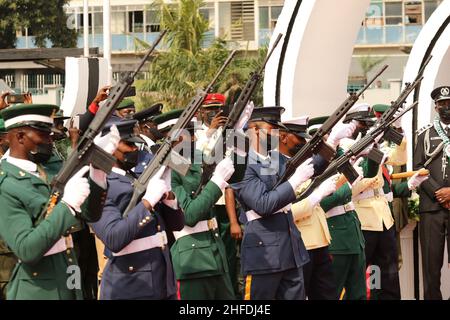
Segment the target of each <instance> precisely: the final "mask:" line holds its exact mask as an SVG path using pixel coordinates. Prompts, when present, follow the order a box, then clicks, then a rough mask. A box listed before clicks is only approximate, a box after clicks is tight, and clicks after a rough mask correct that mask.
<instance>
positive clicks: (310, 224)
mask: <svg viewBox="0 0 450 320" xmlns="http://www.w3.org/2000/svg"><path fill="white" fill-rule="evenodd" d="M291 210H292V215H293V216H294V222H295V224H296V226H297V228H298V229H299V230H300V232H301V235H302V239H303V242H304V243H305V247H306V249H307V250H312V249H317V248H322V247H326V246H328V245H329V244H330V243H331V235H330V230H329V229H328V224H327V217H326V216H325V212H324V211H323V209H322V208H321V207H320V206H319V205H317V206H315V207H311V203H310V202H309V200H308V199H304V200H302V201H300V202H297V203H294V204H293V205H292V207H291Z"/></svg>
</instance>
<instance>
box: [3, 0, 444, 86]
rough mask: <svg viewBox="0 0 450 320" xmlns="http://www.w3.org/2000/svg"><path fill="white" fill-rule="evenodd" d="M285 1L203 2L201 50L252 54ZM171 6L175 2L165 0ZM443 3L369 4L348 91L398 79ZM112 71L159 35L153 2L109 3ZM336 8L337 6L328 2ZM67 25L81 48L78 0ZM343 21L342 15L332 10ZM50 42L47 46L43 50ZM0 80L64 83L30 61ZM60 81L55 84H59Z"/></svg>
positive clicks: (92, 4)
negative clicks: (218, 44)
mask: <svg viewBox="0 0 450 320" xmlns="http://www.w3.org/2000/svg"><path fill="white" fill-rule="evenodd" d="M285 1H294V0H205V1H204V6H203V8H202V9H201V13H202V14H203V16H204V17H205V18H206V19H208V21H209V26H210V28H209V31H208V32H207V33H206V35H205V39H204V44H203V45H204V46H205V47H207V46H208V45H210V44H211V41H212V40H213V39H214V37H221V38H223V39H225V40H227V41H229V43H230V46H232V47H237V48H240V49H242V50H250V51H255V50H257V49H258V48H259V47H261V46H264V45H266V44H267V43H268V40H269V39H270V36H271V34H272V32H273V29H274V27H275V25H276V23H277V19H278V16H279V14H280V12H281V10H282V8H283V4H284V2H285ZM165 2H166V3H168V4H174V5H176V3H177V1H176V0H165ZM440 2H442V0H415V1H409V0H372V1H371V4H370V7H369V8H368V10H367V12H366V17H365V19H364V20H363V21H361V30H360V32H359V35H358V38H357V41H356V43H355V49H354V55H353V62H352V66H351V69H350V74H349V91H352V90H357V89H358V88H359V87H360V86H361V85H362V84H363V83H364V81H365V78H367V77H369V76H370V75H371V72H373V70H375V69H376V67H373V66H372V67H370V66H371V65H373V64H374V62H376V61H379V63H381V62H382V63H386V64H389V65H390V68H389V69H388V70H387V71H386V72H385V74H384V75H383V76H382V78H381V79H380V81H379V82H377V84H376V86H377V87H379V88H384V89H388V88H389V86H390V80H395V79H400V78H401V77H402V74H403V69H404V66H405V64H406V61H407V58H408V53H409V51H410V49H411V47H412V44H413V43H414V40H415V39H416V37H417V35H418V34H419V32H420V30H421V28H422V26H423V25H424V24H425V23H426V21H427V20H428V18H429V17H430V15H431V14H432V13H433V11H434V10H435V9H436V8H437V6H438V5H439V4H440ZM110 3H111V33H112V67H113V72H114V73H115V75H117V74H118V73H119V72H122V71H128V70H131V69H132V68H133V66H134V64H135V62H136V60H137V59H138V57H137V55H136V39H141V40H144V41H147V42H152V40H154V39H155V38H156V37H157V35H158V33H159V31H160V25H159V20H158V14H157V10H158V8H157V7H155V6H154V5H153V0H127V1H124V0H110ZM330 3H331V1H330ZM332 5H337V2H336V3H335V2H334V1H333V2H332ZM66 11H67V13H68V16H69V18H68V21H67V25H68V26H69V27H71V28H75V29H76V30H77V31H78V32H79V38H78V43H77V46H78V47H80V48H81V47H82V46H83V0H72V1H70V2H69V5H68V7H67V8H66ZM337 14H341V15H342V19H343V20H345V12H337ZM88 20H89V22H88V23H89V46H90V47H99V48H100V51H101V50H102V48H103V0H89V19H88ZM32 34H33V33H32V30H20V31H19V32H18V42H17V48H33V47H34V41H33V40H34V39H33V35H32ZM50 45H51V44H50V43H49V44H48V46H50ZM0 77H2V78H4V79H5V80H6V81H7V82H8V83H9V84H10V85H11V86H12V87H16V88H19V89H28V90H31V91H33V90H34V91H36V92H39V90H40V89H42V86H43V85H45V84H54V82H53V79H56V80H57V82H56V83H63V81H64V79H62V80H60V79H61V78H60V77H56V78H55V77H53V73H52V71H49V70H47V69H45V68H44V67H42V66H39V65H34V64H33V63H23V64H20V63H17V64H3V65H2V64H0ZM58 81H59V82H58Z"/></svg>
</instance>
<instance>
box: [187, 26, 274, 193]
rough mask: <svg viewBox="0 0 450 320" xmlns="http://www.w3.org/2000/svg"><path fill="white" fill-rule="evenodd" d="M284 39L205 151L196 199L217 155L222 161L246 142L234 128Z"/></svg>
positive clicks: (248, 85)
mask: <svg viewBox="0 0 450 320" xmlns="http://www.w3.org/2000/svg"><path fill="white" fill-rule="evenodd" d="M282 37H283V35H282V34H281V33H280V34H279V35H278V37H277V38H276V40H275V42H274V44H273V47H272V49H270V51H269V52H268V54H267V56H266V58H265V59H264V62H263V63H262V65H261V67H260V68H259V70H257V71H256V72H252V73H251V74H250V79H248V81H247V83H246V84H245V87H244V89H243V90H242V91H241V93H240V95H239V97H238V99H237V100H236V103H235V104H234V107H233V109H232V110H231V112H230V114H229V115H228V117H227V121H226V122H225V125H224V126H223V127H220V128H219V129H217V130H216V132H215V134H214V136H213V137H212V138H211V140H210V141H209V143H208V146H207V147H206V149H205V150H204V154H203V163H202V169H203V171H202V177H201V180H200V185H199V187H198V188H197V190H196V192H195V193H194V197H196V196H197V195H198V194H199V193H200V192H201V190H202V189H203V187H204V186H205V185H206V184H207V183H208V181H209V180H210V179H211V177H212V175H213V173H214V169H215V167H216V163H215V161H214V159H215V157H216V156H217V154H219V153H221V154H222V155H221V157H220V159H222V158H223V156H227V155H228V156H231V153H232V150H231V149H228V148H227V147H230V146H232V145H233V144H234V143H233V142H234V141H235V139H237V141H245V139H246V136H245V135H244V134H242V133H239V132H237V131H235V130H234V127H235V125H236V124H237V122H238V121H239V118H240V116H241V114H242V113H243V112H244V109H245V107H246V106H247V104H248V102H249V101H250V99H251V97H252V95H253V93H254V92H255V90H256V87H257V86H258V83H259V82H260V81H261V79H262V76H263V73H264V69H265V68H266V65H267V62H268V61H269V59H270V57H271V56H272V53H273V52H274V50H275V49H276V47H277V46H278V43H279V42H280V40H281V38H282Z"/></svg>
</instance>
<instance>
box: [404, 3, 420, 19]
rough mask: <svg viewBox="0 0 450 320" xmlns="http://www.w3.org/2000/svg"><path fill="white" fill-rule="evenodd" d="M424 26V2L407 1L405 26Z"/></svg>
mask: <svg viewBox="0 0 450 320" xmlns="http://www.w3.org/2000/svg"><path fill="white" fill-rule="evenodd" d="M415 24H416V25H417V24H422V1H405V25H415Z"/></svg>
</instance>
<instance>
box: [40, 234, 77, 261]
mask: <svg viewBox="0 0 450 320" xmlns="http://www.w3.org/2000/svg"><path fill="white" fill-rule="evenodd" d="M70 248H73V241H72V236H71V235H69V236H68V237H61V239H59V240H58V241H57V242H56V243H55V244H54V245H53V247H51V248H50V250H48V251H47V253H46V254H44V257H46V256H51V255H54V254H57V253H60V252H64V251H66V250H67V249H70Z"/></svg>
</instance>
